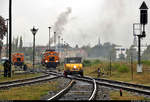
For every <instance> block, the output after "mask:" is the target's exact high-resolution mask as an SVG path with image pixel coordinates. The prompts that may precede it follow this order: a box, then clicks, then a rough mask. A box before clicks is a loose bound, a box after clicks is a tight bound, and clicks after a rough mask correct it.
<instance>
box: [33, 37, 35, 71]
mask: <svg viewBox="0 0 150 102" xmlns="http://www.w3.org/2000/svg"><path fill="white" fill-rule="evenodd" d="M34 55H35V35H34V34H33V69H34Z"/></svg>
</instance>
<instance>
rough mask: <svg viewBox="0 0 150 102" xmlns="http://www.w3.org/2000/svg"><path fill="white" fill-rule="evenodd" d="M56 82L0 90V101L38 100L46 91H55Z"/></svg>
mask: <svg viewBox="0 0 150 102" xmlns="http://www.w3.org/2000/svg"><path fill="white" fill-rule="evenodd" d="M57 85H58V84H57V82H52V81H50V82H47V83H43V84H36V85H31V86H23V87H15V88H11V89H10V90H0V100H40V98H41V97H42V96H44V95H46V94H48V91H54V90H56V86H57Z"/></svg>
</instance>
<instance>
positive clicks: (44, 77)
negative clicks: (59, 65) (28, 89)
mask: <svg viewBox="0 0 150 102" xmlns="http://www.w3.org/2000/svg"><path fill="white" fill-rule="evenodd" d="M55 78H59V76H50V75H49V74H46V75H42V76H39V77H33V78H28V79H22V80H14V81H7V82H1V83H0V89H8V88H11V87H19V86H24V85H29V84H34V83H39V82H44V81H49V80H52V79H55Z"/></svg>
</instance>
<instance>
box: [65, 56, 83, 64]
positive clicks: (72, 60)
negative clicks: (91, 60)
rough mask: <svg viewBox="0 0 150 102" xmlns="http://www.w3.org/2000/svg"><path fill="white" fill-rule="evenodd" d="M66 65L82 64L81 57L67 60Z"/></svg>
mask: <svg viewBox="0 0 150 102" xmlns="http://www.w3.org/2000/svg"><path fill="white" fill-rule="evenodd" d="M65 63H81V57H72V58H66V59H65Z"/></svg>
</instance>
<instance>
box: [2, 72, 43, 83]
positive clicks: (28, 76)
mask: <svg viewBox="0 0 150 102" xmlns="http://www.w3.org/2000/svg"><path fill="white" fill-rule="evenodd" d="M40 75H42V73H35V74H23V75H12V77H11V78H9V77H3V76H1V77H0V82H4V81H10V80H11V81H12V80H19V79H26V78H32V77H37V76H40Z"/></svg>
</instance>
